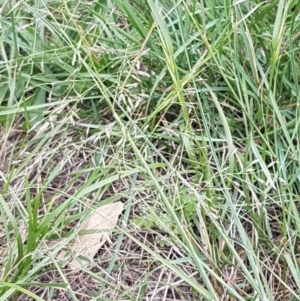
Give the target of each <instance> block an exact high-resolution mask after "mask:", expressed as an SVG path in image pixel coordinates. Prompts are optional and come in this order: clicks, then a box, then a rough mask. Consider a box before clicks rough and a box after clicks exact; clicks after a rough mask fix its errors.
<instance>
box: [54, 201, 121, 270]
mask: <svg viewBox="0 0 300 301" xmlns="http://www.w3.org/2000/svg"><path fill="white" fill-rule="evenodd" d="M123 207H124V204H123V203H121V202H116V203H112V204H108V205H104V206H102V207H100V208H98V209H97V210H95V211H94V212H93V213H92V214H91V216H90V217H89V219H88V220H87V221H86V223H85V224H84V226H83V227H82V228H81V231H82V232H83V231H89V233H88V234H83V235H77V236H76V238H75V239H74V240H73V242H72V244H70V245H69V246H68V249H69V250H70V251H71V252H72V253H73V254H74V256H75V257H74V258H73V260H72V261H71V262H70V264H69V266H70V268H71V270H72V271H79V270H81V269H82V267H84V266H86V265H87V263H88V261H87V260H84V259H81V258H79V256H83V257H85V258H88V259H89V260H93V257H94V256H95V255H96V253H97V252H98V250H99V249H100V248H101V246H102V245H103V244H104V243H105V242H106V241H107V240H108V239H109V235H110V234H111V230H112V229H114V228H115V226H116V224H117V222H118V218H119V216H120V214H121V213H122V211H123ZM90 232H92V233H90ZM63 254H64V253H63ZM59 257H60V258H61V257H64V256H63V255H62V254H61V255H60V256H59Z"/></svg>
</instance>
